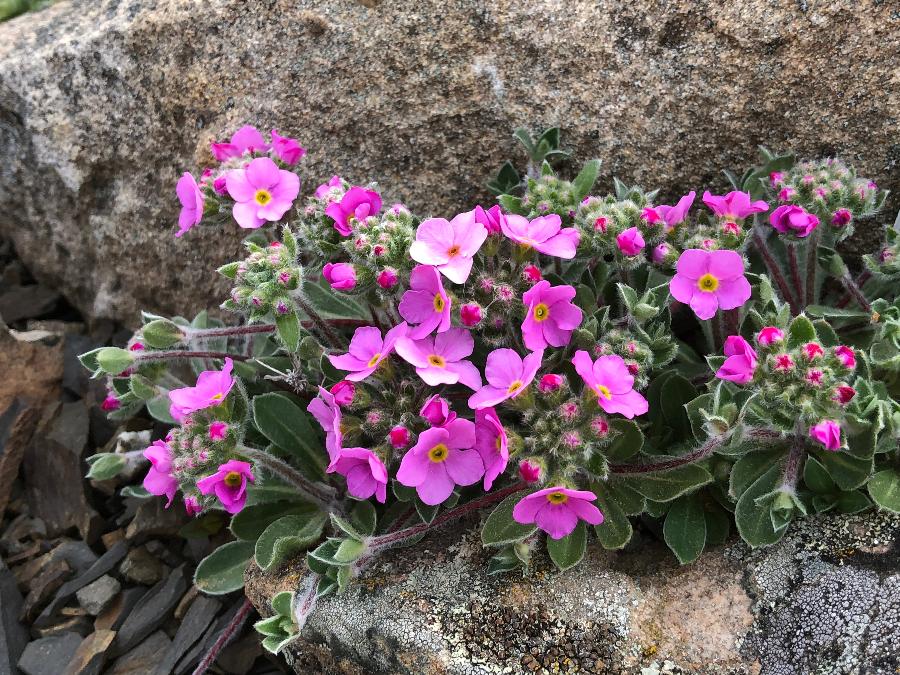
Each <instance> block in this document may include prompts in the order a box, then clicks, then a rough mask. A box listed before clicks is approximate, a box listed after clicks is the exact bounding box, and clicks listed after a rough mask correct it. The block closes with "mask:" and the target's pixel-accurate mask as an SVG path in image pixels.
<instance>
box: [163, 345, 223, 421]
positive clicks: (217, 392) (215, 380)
mask: <svg viewBox="0 0 900 675" xmlns="http://www.w3.org/2000/svg"><path fill="white" fill-rule="evenodd" d="M233 367H234V363H233V362H232V360H231V359H225V366H224V367H223V368H222V370H221V371H219V370H205V371H203V372H202V373H200V375H198V376H197V383H196V384H195V385H194V386H193V387H182V388H181V389H173V390H172V391H170V392H169V401H170V403H171V405H170V406H169V414H170V415H172V417H173V418H174V419H176V420H177V421H179V422H183V421H184V419H185V418H186V417H187V416H188V415H190V414H191V413H192V412H196V411H197V410H204V409H206V408H211V407H213V406H217V405H219V404H221V403H222V402H223V401H224V400H225V397H226V396H228V392H230V391H231V388H232V387H233V386H234V378H233V377H232V376H231V370H232V368H233Z"/></svg>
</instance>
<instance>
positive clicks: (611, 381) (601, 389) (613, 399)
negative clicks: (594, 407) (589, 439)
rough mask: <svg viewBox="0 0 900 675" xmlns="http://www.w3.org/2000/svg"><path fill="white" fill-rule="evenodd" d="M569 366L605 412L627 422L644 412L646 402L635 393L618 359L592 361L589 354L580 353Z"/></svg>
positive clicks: (631, 378)
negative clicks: (615, 414) (618, 415)
mask: <svg viewBox="0 0 900 675" xmlns="http://www.w3.org/2000/svg"><path fill="white" fill-rule="evenodd" d="M572 364H573V365H574V366H575V371H576V372H577V373H578V374H579V375H581V379H582V380H584V383H585V385H586V386H587V388H588V390H590V391H591V392H593V393H594V394H596V396H597V402H598V403H599V405H600V407H601V408H603V410H605V411H606V412H608V413H610V414H612V413H619V414H620V415H624V416H625V417H627V418H628V419H632V418H633V417H635V416H636V415H643V414H644V413H645V412H647V409H648V407H649V406H648V403H647V399H645V398H644V397H643V396H641V394H639V393H638V392H636V391H635V390H634V376H633V375H632V374H631V373H630V372H628V367H627V366H626V365H625V360H624V359H623V358H622V357H621V356H618V355H615V354H609V355H606V356H601V357H600V358H598V359H597V360H596V361H592V360H591V356H590V354H588V353H587V352H586V351H584V350H579V351H577V352H575V356H574V357H573V358H572Z"/></svg>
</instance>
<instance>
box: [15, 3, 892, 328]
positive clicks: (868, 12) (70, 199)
mask: <svg viewBox="0 0 900 675" xmlns="http://www.w3.org/2000/svg"><path fill="white" fill-rule="evenodd" d="M898 23H900V15H898V13H897V11H896V7H895V6H893V3H891V2H874V1H872V0H866V1H864V2H858V3H850V2H846V1H844V0H823V1H821V2H815V3H807V2H791V3H779V4H777V5H773V3H771V2H769V1H768V0H748V1H746V2H739V3H720V2H714V1H712V0H700V1H696V0H675V1H674V2H669V3H663V4H660V3H657V2H652V1H650V0H638V1H637V2H631V3H627V4H625V5H623V4H622V3H619V2H613V1H612V0H601V1H600V2H596V3H566V2H558V1H556V0H525V1H524V2H509V1H507V0H503V1H501V2H475V3H472V2H468V1H461V0H454V1H452V2H443V1H440V0H420V1H415V2H414V1H413V0H396V1H394V2H376V1H375V0H360V1H355V0H335V1H334V2H330V3H325V4H323V3H319V2H314V1H313V0H209V1H208V2H205V3H204V4H203V11H202V12H198V11H196V4H195V3H193V2H190V1H189V0H71V1H70V2H61V3H59V4H57V5H55V6H54V7H52V8H50V9H48V10H46V11H43V12H40V13H36V14H29V15H27V16H23V17H20V18H18V19H16V20H13V21H9V22H6V23H4V24H2V25H0V232H6V233H8V234H9V236H10V237H11V238H12V239H13V240H14V242H15V244H16V246H17V249H18V251H19V252H20V254H21V255H22V257H23V258H24V259H25V262H26V263H27V264H29V265H30V266H31V267H32V269H33V270H34V272H35V274H36V275H37V276H38V278H39V281H42V282H44V283H45V284H47V285H49V286H50V287H52V288H58V289H61V290H62V291H63V292H64V293H65V294H66V296H67V297H68V299H69V300H70V301H72V302H73V304H75V305H76V306H77V307H78V308H79V309H81V310H82V311H83V312H84V313H85V314H86V315H87V316H89V317H98V316H104V317H114V318H118V319H122V320H125V321H128V322H131V323H135V322H136V321H137V320H138V314H137V312H138V309H139V308H142V307H144V308H148V309H153V310H158V311H161V312H167V313H171V312H176V311H177V312H183V313H187V312H189V311H190V310H198V309H200V308H205V307H206V306H208V305H216V304H218V301H219V299H220V298H223V297H224V295H223V293H224V289H223V285H222V284H221V282H220V281H219V280H217V279H216V275H215V274H214V273H213V272H212V270H214V269H215V267H216V265H217V264H219V263H221V262H224V261H226V260H229V259H232V258H233V257H234V256H235V251H237V250H238V249H237V246H236V244H237V241H238V239H239V237H240V235H241V232H239V230H238V228H237V227H231V226H229V227H228V228H227V229H226V230H225V231H224V232H222V231H216V230H215V229H210V230H207V231H206V232H203V233H200V232H192V233H191V235H190V236H189V237H187V238H186V240H182V241H176V240H175V239H173V238H172V236H171V235H172V233H173V232H174V229H175V227H174V225H175V220H176V217H177V202H176V200H175V195H174V185H175V181H176V179H177V177H178V175H179V174H180V173H181V172H182V171H184V170H196V164H197V163H198V162H202V161H208V160H207V150H206V148H207V143H208V142H209V140H210V139H211V138H222V137H224V136H226V135H228V134H229V133H230V132H231V131H232V130H234V129H236V128H237V127H238V126H240V125H241V124H243V123H245V122H251V123H256V124H258V125H259V126H260V127H262V128H264V129H270V128H272V127H278V128H279V129H280V130H282V131H284V132H289V133H291V134H292V135H297V136H298V137H300V138H301V139H302V141H303V142H304V144H305V145H306V146H307V147H308V149H309V150H310V155H309V157H308V159H309V160H310V161H309V162H308V165H307V172H306V175H307V176H309V179H308V180H307V181H306V188H307V189H310V188H311V187H313V186H314V185H315V184H316V180H317V179H319V178H327V177H328V176H329V175H331V174H332V173H334V172H339V173H342V174H343V175H345V176H347V177H348V178H349V179H351V180H353V181H355V182H364V181H369V180H378V181H379V182H380V184H381V185H382V189H383V190H384V192H385V196H386V198H387V200H388V202H387V203H390V201H391V200H402V201H405V202H407V203H408V204H409V205H410V206H411V207H413V208H414V210H416V211H417V212H420V213H422V214H423V215H427V214H428V213H433V214H435V215H437V214H440V215H449V214H450V213H451V212H452V211H453V210H454V209H461V208H464V207H465V208H470V207H471V206H472V204H473V202H475V200H478V199H484V198H486V195H485V194H484V192H483V189H482V188H481V186H482V185H483V184H484V182H485V181H486V180H487V179H488V178H489V177H490V176H491V174H492V173H493V172H494V171H495V170H496V168H497V167H499V165H500V163H501V162H502V160H503V159H505V158H507V157H512V156H517V157H518V155H517V154H515V153H517V150H516V149H515V148H514V143H513V141H512V139H511V136H510V132H511V130H512V129H513V128H514V127H516V126H520V125H525V126H533V127H545V126H550V125H554V124H557V125H560V126H562V127H563V129H564V141H565V143H566V144H567V145H568V146H569V147H570V148H571V149H572V150H574V151H575V156H576V157H577V158H579V159H580V160H583V159H587V158H589V157H592V156H598V157H601V158H602V159H603V160H604V169H603V170H604V175H603V176H601V181H602V184H603V185H605V187H606V188H608V187H609V185H610V181H609V178H610V176H611V175H613V174H615V175H618V176H619V177H621V178H623V179H625V180H626V182H642V183H645V184H647V185H652V186H663V187H665V188H666V189H670V190H672V191H675V190H678V189H684V188H688V187H691V188H701V187H703V186H709V187H713V188H715V187H719V188H724V187H725V184H724V179H723V178H722V176H721V174H720V173H719V170H720V169H721V168H726V167H727V168H732V169H737V170H739V171H740V170H742V169H743V168H744V167H746V166H748V165H749V163H750V162H752V161H753V160H754V159H755V156H756V150H755V148H756V145H757V144H758V143H766V144H768V145H770V146H772V147H774V148H787V147H792V148H794V149H796V150H797V151H798V152H800V153H802V154H805V155H822V154H829V153H840V154H841V155H843V156H844V157H845V158H846V159H848V160H850V161H851V162H853V163H855V164H857V165H858V166H859V167H860V168H861V169H862V170H863V171H864V172H865V173H866V174H868V175H869V176H870V177H872V178H874V179H875V180H877V181H878V182H879V183H880V184H882V185H883V186H884V187H887V188H892V189H893V190H894V191H895V195H896V194H897V187H898V185H900V172H898V168H897V163H898V160H900V144H898V141H897V138H896V134H895V130H896V127H897V111H898V110H900V86H898V84H900V30H898ZM897 203H898V202H897V201H896V199H895V200H894V201H893V202H892V203H891V204H890V205H889V212H891V210H892V209H895V208H896V206H897Z"/></svg>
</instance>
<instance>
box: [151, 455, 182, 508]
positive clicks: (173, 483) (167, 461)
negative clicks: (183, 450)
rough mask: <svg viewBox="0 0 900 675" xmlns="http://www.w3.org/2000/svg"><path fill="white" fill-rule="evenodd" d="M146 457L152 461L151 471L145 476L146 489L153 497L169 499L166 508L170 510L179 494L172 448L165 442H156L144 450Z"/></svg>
mask: <svg viewBox="0 0 900 675" xmlns="http://www.w3.org/2000/svg"><path fill="white" fill-rule="evenodd" d="M144 457H146V458H147V459H148V460H150V469H149V471H147V475H146V476H144V489H145V490H146V491H147V492H149V493H150V494H152V495H157V496H162V495H165V496H166V497H168V499H169V501H168V502H166V508H169V506H171V505H172V500H173V499H174V498H175V493H176V492H178V480H177V479H176V478H175V476H174V475H173V472H174V471H173V468H172V448H170V447H169V444H168V443H166V442H165V441H154V442H153V445H151V446H150V447H149V448H147V449H146V450H144Z"/></svg>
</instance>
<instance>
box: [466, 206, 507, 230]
mask: <svg viewBox="0 0 900 675" xmlns="http://www.w3.org/2000/svg"><path fill="white" fill-rule="evenodd" d="M473 213H474V214H475V222H476V223H481V224H482V225H484V228H485V229H486V230H487V231H488V234H500V231H501V230H502V224H503V222H504V221H505V220H506V216H505V215H504V214H503V211H501V210H500V207H499V206H497V205H496V204H495V205H494V206H492V207H491V208H489V209H487V210H485V209H483V208H481V207H480V206H476V207H475V210H474V211H473Z"/></svg>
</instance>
